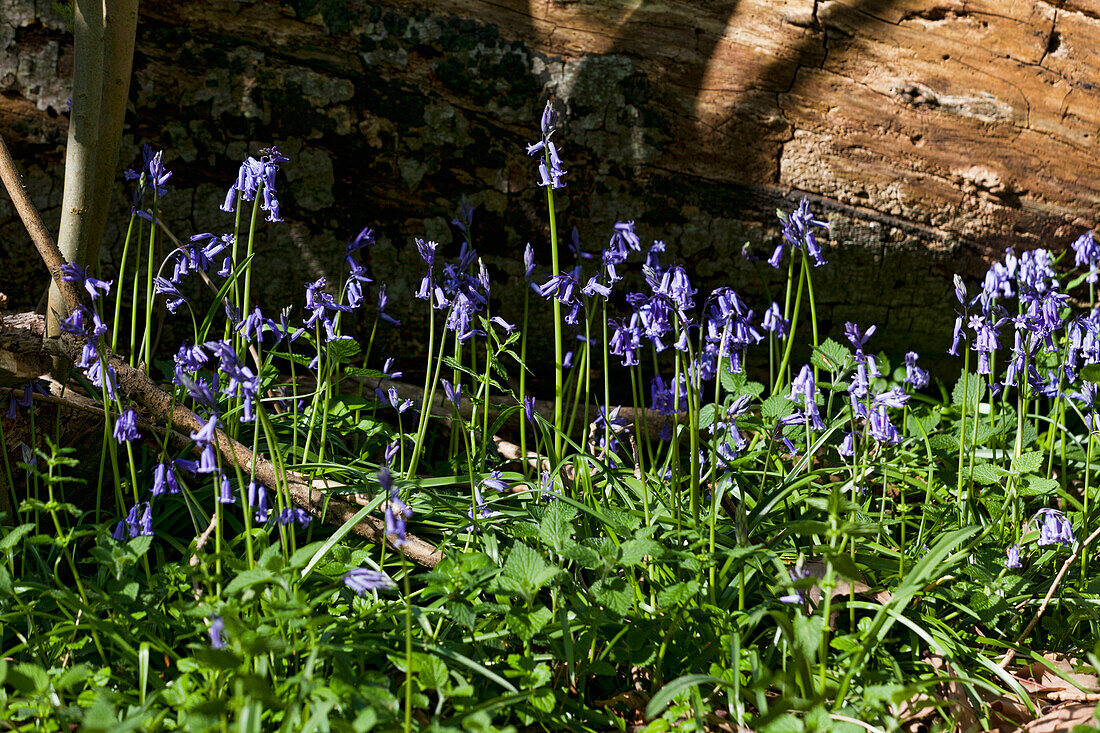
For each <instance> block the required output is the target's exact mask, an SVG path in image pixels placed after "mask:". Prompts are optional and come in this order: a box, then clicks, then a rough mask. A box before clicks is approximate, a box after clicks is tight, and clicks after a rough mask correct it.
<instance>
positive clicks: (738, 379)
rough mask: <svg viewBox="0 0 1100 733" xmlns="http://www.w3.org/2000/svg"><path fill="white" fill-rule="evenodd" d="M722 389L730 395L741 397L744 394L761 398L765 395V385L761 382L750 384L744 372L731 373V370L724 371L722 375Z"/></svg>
mask: <svg viewBox="0 0 1100 733" xmlns="http://www.w3.org/2000/svg"><path fill="white" fill-rule="evenodd" d="M720 375H721V379H722V389H724V390H726V391H727V392H729V393H730V394H732V395H734V396H736V397H740V396H741V395H743V394H748V395H752V396H753V397H759V396H760V395H762V394H764V385H762V384H760V382H750V381H748V377H747V376H745V373H744V372H733V373H730V371H729V369H723V370H722V371H721V373H720Z"/></svg>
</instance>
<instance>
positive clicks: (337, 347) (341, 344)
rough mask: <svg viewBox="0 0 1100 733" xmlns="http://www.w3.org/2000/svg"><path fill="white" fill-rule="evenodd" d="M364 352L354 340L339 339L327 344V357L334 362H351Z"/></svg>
mask: <svg viewBox="0 0 1100 733" xmlns="http://www.w3.org/2000/svg"><path fill="white" fill-rule="evenodd" d="M362 350H363V347H361V346H360V345H359V342H358V341H356V340H355V339H353V338H339V339H336V340H335V341H329V342H328V343H327V344H325V357H326V358H328V359H330V360H331V361H333V362H337V363H339V362H342V361H350V360H351V358H352V357H353V356H356V355H358V354H359V353H360V352H361V351H362Z"/></svg>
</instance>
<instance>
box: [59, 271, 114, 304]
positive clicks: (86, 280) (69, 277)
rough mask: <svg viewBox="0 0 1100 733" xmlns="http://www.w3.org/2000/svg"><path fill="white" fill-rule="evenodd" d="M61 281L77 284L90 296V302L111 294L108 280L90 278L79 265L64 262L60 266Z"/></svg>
mask: <svg viewBox="0 0 1100 733" xmlns="http://www.w3.org/2000/svg"><path fill="white" fill-rule="evenodd" d="M61 273H62V275H61V279H62V280H64V281H66V282H74V283H79V284H80V285H81V287H83V288H84V289H85V290H86V291H88V295H89V296H91V298H92V300H93V301H94V300H99V297H100V296H101V295H107V294H108V293H110V292H111V281H110V280H98V279H96V278H94V277H91V276H90V275H89V274H88V271H87V270H85V269H84V268H83V267H81V266H80V265H77V264H75V263H72V262H66V263H65V264H63V265H61Z"/></svg>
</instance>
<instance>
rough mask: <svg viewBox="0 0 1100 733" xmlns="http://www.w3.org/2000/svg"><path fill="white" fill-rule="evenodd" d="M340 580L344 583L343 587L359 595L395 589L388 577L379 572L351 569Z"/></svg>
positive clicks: (366, 569)
mask: <svg viewBox="0 0 1100 733" xmlns="http://www.w3.org/2000/svg"><path fill="white" fill-rule="evenodd" d="M340 579H341V580H343V581H344V585H346V586H347V587H348V588H350V589H351V590H353V591H354V592H356V593H358V594H359V595H363V594H364V593H366V592H367V591H371V590H389V589H390V588H394V587H396V586H395V584H394V582H393V580H392V579H391V578H390V576H388V575H386V574H385V573H383V572H382V571H380V570H370V569H368V568H352V569H351V570H349V571H347V572H346V573H344V575H343V576H342V577H341V578H340Z"/></svg>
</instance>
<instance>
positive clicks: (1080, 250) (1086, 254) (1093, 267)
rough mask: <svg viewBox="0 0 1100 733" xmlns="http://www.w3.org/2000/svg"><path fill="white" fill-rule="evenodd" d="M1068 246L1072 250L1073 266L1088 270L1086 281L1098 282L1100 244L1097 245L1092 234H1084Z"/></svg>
mask: <svg viewBox="0 0 1100 733" xmlns="http://www.w3.org/2000/svg"><path fill="white" fill-rule="evenodd" d="M1070 246H1071V247H1072V248H1073V255H1074V264H1075V265H1077V267H1087V268H1089V274H1088V277H1087V278H1086V280H1087V281H1088V282H1090V283H1095V282H1096V281H1097V280H1100V268H1098V267H1097V262H1100V244H1097V242H1096V239H1095V238H1094V237H1093V236H1092V232H1091V231H1089V232H1085V233H1084V234H1082V235H1081V236H1080V237H1078V238H1077V239H1075V240H1074V242H1073V244H1072V245H1070Z"/></svg>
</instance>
